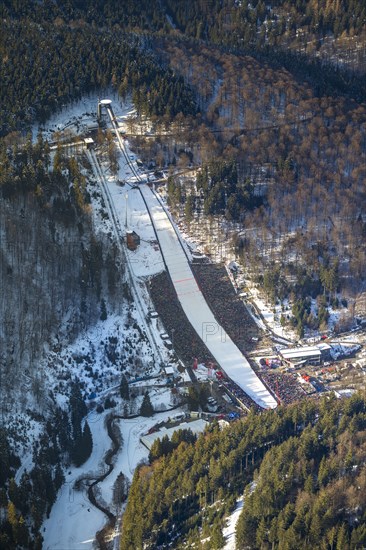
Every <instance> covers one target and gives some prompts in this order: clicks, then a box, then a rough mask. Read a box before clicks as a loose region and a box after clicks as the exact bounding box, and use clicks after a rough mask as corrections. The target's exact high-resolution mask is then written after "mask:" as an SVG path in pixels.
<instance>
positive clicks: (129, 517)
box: [120, 394, 366, 550]
mask: <svg viewBox="0 0 366 550" xmlns="http://www.w3.org/2000/svg"><path fill="white" fill-rule="evenodd" d="M365 422H366V402H365V399H364V396H363V395H359V394H355V395H354V396H353V397H351V398H350V399H349V400H346V401H343V400H337V399H335V398H324V399H322V400H320V401H319V402H314V401H304V402H301V403H298V404H295V405H291V406H288V407H286V408H280V409H279V410H277V411H275V412H273V411H265V412H262V413H261V414H260V415H258V414H254V413H251V414H250V415H249V416H248V417H247V418H246V419H244V420H241V421H238V422H235V423H234V424H231V425H230V426H228V427H224V428H222V429H221V428H220V427H219V426H218V425H213V426H210V427H209V428H208V429H207V430H206V432H205V433H204V434H203V435H200V436H199V437H198V439H197V441H194V440H193V441H192V436H191V439H190V438H189V436H188V434H185V433H181V434H180V442H179V436H178V435H177V437H176V440H175V441H174V442H172V444H171V446H170V447H167V445H166V443H164V441H163V440H162V441H161V442H160V444H158V443H157V444H155V446H154V448H153V449H152V450H151V454H150V459H151V463H150V464H149V465H142V466H141V467H140V468H139V469H138V470H137V471H136V472H135V475H134V478H133V482H132V485H131V491H130V495H129V499H128V504H127V509H126V512H125V514H124V517H123V523H122V538H121V546H120V548H121V550H122V549H123V550H130V549H131V550H132V549H140V548H157V547H159V548H168V547H169V548H172V547H173V548H182V547H184V546H185V545H188V546H189V545H193V544H194V545H195V547H197V548H202V549H207V550H208V549H210V550H213V549H218V548H222V546H223V536H222V528H223V526H224V517H225V515H227V514H228V513H229V512H230V511H231V510H232V509H233V506H234V503H235V500H236V498H237V497H238V496H240V495H241V494H242V493H243V492H244V506H243V510H242V513H241V516H240V518H239V521H238V524H237V530H236V541H237V545H238V546H237V547H238V548H241V549H244V548H248V549H249V548H252V549H265V548H278V549H282V548H287V549H293V550H296V549H299V548H304V549H305V548H313V547H314V546H319V547H320V548H325V549H331V548H334V549H337V550H341V549H342V550H347V549H351V548H352V549H356V548H363V547H364V546H365V544H366V528H365V513H366V499H365V489H366V486H365V483H366V477H365V465H364V457H365V444H366V439H365V436H366V431H365V428H366V423H365ZM177 433H178V434H179V432H177ZM136 517H138V518H139V522H138V523H136ZM202 540H205V542H201V541H202Z"/></svg>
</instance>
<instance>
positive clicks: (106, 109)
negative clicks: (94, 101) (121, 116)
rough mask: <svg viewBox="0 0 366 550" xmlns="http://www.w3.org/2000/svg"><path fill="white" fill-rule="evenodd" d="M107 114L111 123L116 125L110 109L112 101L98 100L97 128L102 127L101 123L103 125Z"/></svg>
mask: <svg viewBox="0 0 366 550" xmlns="http://www.w3.org/2000/svg"><path fill="white" fill-rule="evenodd" d="M106 114H109V115H110V117H111V119H112V121H113V122H114V123H117V121H116V117H115V116H114V112H113V109H112V100H111V99H100V100H98V108H97V119H98V124H99V126H102V125H103V123H104V124H105V115H106Z"/></svg>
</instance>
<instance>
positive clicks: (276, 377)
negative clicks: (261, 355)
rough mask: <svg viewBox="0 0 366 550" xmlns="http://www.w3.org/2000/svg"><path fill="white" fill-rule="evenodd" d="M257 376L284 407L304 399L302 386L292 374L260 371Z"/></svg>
mask: <svg viewBox="0 0 366 550" xmlns="http://www.w3.org/2000/svg"><path fill="white" fill-rule="evenodd" d="M259 376H260V378H262V380H263V382H264V383H265V384H266V386H267V387H268V388H269V389H270V390H271V391H272V393H273V394H274V395H275V396H276V397H277V398H278V399H279V400H280V402H281V403H283V404H285V405H289V404H290V403H294V402H295V401H299V400H300V399H304V397H306V393H305V392H304V390H303V388H302V385H301V384H300V382H298V381H297V379H296V378H295V377H294V376H293V375H292V374H286V373H282V372H275V371H271V370H267V371H262V372H261V373H260V375H259Z"/></svg>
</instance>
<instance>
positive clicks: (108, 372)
mask: <svg viewBox="0 0 366 550" xmlns="http://www.w3.org/2000/svg"><path fill="white" fill-rule="evenodd" d="M106 97H110V98H111V99H112V100H113V109H114V113H115V115H116V119H117V121H118V124H119V126H120V127H122V128H123V127H126V125H127V117H128V116H129V115H131V114H132V113H133V109H132V107H131V104H121V102H120V101H119V99H118V98H117V97H116V95H115V94H113V93H112V92H110V91H109V92H108V93H107V94H106ZM97 101H98V98H97V97H95V96H90V97H88V98H84V99H83V100H81V101H79V102H76V103H75V104H74V105H72V106H71V108H69V107H68V108H67V110H65V111H62V112H60V113H58V114H56V115H55V116H54V117H52V119H51V120H50V121H49V122H48V123H47V125H45V126H44V128H43V129H44V132H45V137H48V138H49V139H51V140H52V139H53V136H54V133H55V132H66V133H67V132H68V131H69V132H70V133H71V132H72V133H73V134H82V133H84V132H85V130H87V129H88V128H90V127H92V126H95V119H96V111H97ZM37 130H38V129H37V128H35V131H34V135H36V133H37ZM124 145H125V147H126V150H127V154H128V156H130V157H131V156H134V155H133V152H132V151H130V149H129V144H128V141H125V142H124ZM135 168H136V170H138V167H137V165H136V166H135ZM104 172H105V174H106V178H107V182H108V188H109V192H110V194H111V197H112V200H113V204H114V206H115V210H116V212H117V215H118V219H119V223H120V226H121V228H122V229H123V230H124V231H127V230H128V229H133V230H134V231H136V233H138V234H139V236H140V238H141V244H140V246H139V247H138V248H137V249H136V250H135V251H126V254H127V258H128V262H129V265H130V267H131V273H132V277H133V278H134V281H135V285H136V288H137V292H138V294H139V297H140V300H141V302H142V304H143V308H141V307H140V308H139V307H135V308H132V309H130V311H127V310H124V311H122V312H121V314H120V315H115V314H113V315H112V314H108V317H107V320H106V321H101V322H100V323H98V325H97V326H96V327H94V328H93V329H92V330H91V331H88V332H87V333H85V334H83V335H80V337H79V338H78V339H77V341H76V342H74V344H73V345H72V346H69V347H68V348H64V349H63V350H62V353H61V354H59V355H57V354H56V352H54V351H52V350H51V351H50V352H49V355H48V358H47V359H46V361H47V360H48V361H49V363H50V364H53V365H55V368H54V372H53V373H52V371H49V369H47V370H48V375H47V376H48V380H47V384H48V385H49V387H50V388H54V389H55V395H57V400H58V402H59V404H60V405H62V404H63V402H64V400H65V397H64V395H65V393H66V392H65V390H66V384H67V380H62V377H63V376H64V375H65V374H66V373H69V374H70V375H71V378H75V377H78V378H79V379H80V380H81V381H82V383H83V386H84V392H85V395H88V394H90V393H91V392H95V393H96V394H97V400H98V399H99V402H102V401H103V399H104V396H106V395H107V393H108V391H109V388H111V387H113V386H116V385H118V383H119V377H120V372H121V370H120V368H119V366H118V365H116V364H115V362H113V361H106V356H107V355H108V354H107V353H106V347H108V345H109V343H110V340H109V339H110V337H117V344H115V350H116V351H117V352H118V356H119V357H122V356H126V355H127V357H131V361H132V362H131V368H129V372H130V375H131V376H132V375H139V374H140V375H141V374H142V373H145V374H146V373H147V374H149V375H153V376H157V375H158V373H159V366H158V365H156V364H154V363H153V362H151V361H150V360H149V358H150V357H151V356H152V354H151V344H149V338H148V337H147V338H144V337H143V336H142V335H141V334H140V333H139V331H138V330H137V329H134V328H133V327H132V328H131V318H132V325H133V321H134V322H136V324H137V325H139V326H140V327H142V333H143V334H144V333H146V331H145V330H144V327H146V318H145V316H144V314H143V312H146V311H148V310H151V309H152V307H153V305H152V303H151V302H150V297H149V293H148V284H149V283H148V281H149V278H150V277H152V276H154V275H155V274H157V273H159V272H160V271H162V270H163V269H164V261H163V257H162V254H161V251H160V247H159V245H158V244H157V242H156V234H155V231H154V228H153V226H152V224H151V221H150V217H149V216H148V214H147V212H146V207H145V204H144V202H143V200H142V197H141V194H140V192H139V191H138V189H133V188H132V187H131V185H129V184H128V183H126V184H125V185H124V186H123V187H122V186H121V185H120V184H119V183H118V182H119V181H126V182H131V183H132V184H134V183H135V180H136V177H134V175H133V174H132V172H131V169H130V166H129V163H128V162H127V160H126V159H125V158H124V157H123V156H122V155H121V156H120V158H119V169H118V172H117V174H116V175H115V176H113V175H111V174H110V172H109V171H108V168H107V166H104ZM100 209H101V200H100V198H95V197H93V216H94V226H95V228H96V231H97V232H99V231H101V232H104V233H107V234H108V233H110V232H111V224H110V222H109V221H108V220H105V219H103V216H101V215H100ZM188 291H189V289H188V290H187V289H186V290H185V292H188ZM251 291H252V293H253V296H252V297H253V300H254V301H255V303H256V304H257V306H258V307H259V309H260V310H261V312H262V314H263V315H264V316H265V319H266V322H267V323H268V325H269V326H273V327H274V328H275V332H277V333H278V334H279V335H281V336H284V337H285V336H286V337H287V336H289V335H288V334H287V333H284V332H283V330H282V328H281V327H280V326H279V323H278V321H276V319H275V317H274V313H273V312H271V309H270V308H268V307H267V306H266V305H265V304H264V302H263V301H261V298H260V296H259V295H257V294H256V293H255V292H253V289H251ZM127 318H128V319H129V321H128V323H127V322H126V319H127ZM207 320H208V319H207V318H204V319H203V321H204V322H207ZM200 322H202V319H201V321H200ZM278 329H279V330H278ZM149 330H151V331H153V333H154V338H155V340H156V342H157V343H158V346H159V349H160V352H161V354H162V357H163V358H164V362H165V363H166V364H170V365H173V366H174V368H177V366H178V365H177V364H176V363H174V362H172V361H171V356H170V354H169V352H168V351H167V350H166V348H165V346H164V344H163V341H160V340H161V339H160V334H161V333H162V332H165V330H164V326H163V325H162V323H161V320H160V319H159V318H158V319H153V320H151V322H150V329H149ZM126 340H129V341H130V348H131V349H130V348H128V349H125V347H124V344H125V342H126ZM130 351H131V353H130ZM136 354H137V355H138V356H139V358H140V361H139V367H136V363H135V362H134V361H133V357H135V356H136ZM90 357H92V358H93V365H92V369H91V370H92V372H91V371H90V365H89V359H88V358H90ZM55 359H57V361H55ZM139 369H140V370H139ZM201 371H202V372H201ZM205 371H206V369H204V368H203V367H201V368H199V373H200V375H201V374H202V378H203V379H207V378H208V374H209V373H208V372H207V374H206V372H205ZM160 383H161V381H160ZM145 384H146V386H147V385H150V388H149V390H150V397H151V400H152V402H153V404H154V406H155V407H156V409H159V410H161V411H162V412H160V413H157V414H155V415H154V416H153V417H152V418H142V417H138V418H134V419H124V420H120V421H119V427H120V430H121V433H122V437H123V445H122V448H121V450H120V452H119V453H118V454H117V456H116V457H115V466H114V469H113V471H112V473H111V474H110V475H109V476H108V477H107V478H106V479H105V480H104V482H103V483H100V484H99V485H98V486H99V491H100V497H98V498H100V499H101V500H103V501H104V502H105V503H106V505H107V506H108V507H110V508H111V509H112V508H113V507H112V503H111V501H112V490H113V484H114V482H115V480H116V477H117V475H118V474H119V473H120V472H123V473H124V474H125V475H126V476H127V477H128V478H129V480H130V481H131V479H132V475H133V472H134V470H135V468H136V466H137V464H138V463H139V462H140V461H141V460H146V459H147V456H148V451H147V449H146V448H145V447H143V446H142V444H141V443H140V437H141V435H143V434H144V433H146V432H147V431H148V430H149V428H150V427H152V426H153V425H154V424H155V423H156V422H157V419H158V420H159V421H160V420H164V419H167V418H168V417H169V416H170V414H171V413H169V411H164V408H166V409H167V408H169V407H171V403H170V400H171V392H170V390H168V389H166V388H159V389H158V388H156V387H154V385H155V381H154V380H151V381H150V382H148V381H146V383H145ZM141 398H142V397H141V395H138V396H137V397H136V400H135V408H136V411H137V410H138V406H139V403H140V401H141ZM115 399H116V401H117V407H116V408H115V411H116V412H117V413H121V412H122V411H123V407H124V405H125V403H123V401H122V400H121V399H120V398H119V397H118V396H117V397H115ZM109 412H110V411H109V410H108V411H104V412H103V413H102V414H97V413H95V412H91V413H89V416H88V422H89V425H90V428H91V431H92V436H93V442H94V444H93V453H92V455H91V457H90V458H89V460H88V461H87V462H86V463H85V464H84V465H83V466H82V467H81V468H70V469H69V470H68V471H67V472H66V482H65V484H64V485H63V487H62V489H61V490H60V492H59V494H58V497H57V501H56V503H55V505H54V506H53V508H52V511H51V515H50V517H49V518H48V519H47V520H46V521H45V523H44V532H43V536H44V540H45V542H44V548H45V549H50V550H74V549H75V550H76V549H78V548H83V549H91V548H92V547H93V541H94V538H95V533H96V531H97V530H99V529H101V528H102V527H103V526H104V525H105V523H106V517H105V516H104V514H103V513H102V512H100V511H99V510H97V509H95V508H94V507H93V506H91V505H90V502H89V501H88V499H87V495H86V492H85V491H82V490H81V491H78V490H76V489H75V487H74V484H75V481H76V480H77V479H78V478H79V477H80V476H84V475H87V474H88V472H90V473H92V474H98V473H100V472H103V471H104V467H105V466H103V457H104V455H105V452H106V451H107V449H109V448H110V446H111V441H110V439H109V437H108V435H107V432H106V429H105V426H104V419H105V416H106V415H107V414H108V413H109ZM34 432H35V433H36V429H34ZM27 452H28V451H27ZM24 458H26V462H25V463H24V464H23V466H22V469H23V470H24V468H25V464H27V469H28V466H31V456H30V454H29V452H28V454H27V455H26V456H25V457H24ZM20 473H21V472H20V471H19V472H18V476H19V475H20ZM238 506H241V505H240V503H239V504H238ZM239 513H240V510H239V509H238V510H237V511H236V512H235V513H234V516H232V519H231V520H230V522H229V525H228V527H227V529H226V530H225V533H224V534H225V536H227V537H228V544H232V540H233V538H234V536H233V533H234V531H235V524H236V518H237V517H238V515H239ZM235 514H236V515H235ZM230 541H231V542H230ZM226 548H227V549H228V548H234V546H227V547H226Z"/></svg>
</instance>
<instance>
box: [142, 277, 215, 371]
mask: <svg viewBox="0 0 366 550" xmlns="http://www.w3.org/2000/svg"><path fill="white" fill-rule="evenodd" d="M150 293H151V298H152V300H153V302H154V306H155V309H156V310H157V312H158V313H159V315H160V316H161V318H162V321H163V324H164V327H165V329H166V331H167V333H168V334H169V336H170V337H171V339H172V340H173V342H172V343H173V347H174V350H175V352H176V354H177V355H178V357H179V358H180V359H181V360H182V361H183V362H184V363H186V364H187V365H189V366H193V362H194V359H195V358H197V360H198V363H204V362H214V361H215V360H214V358H213V357H212V355H211V354H210V352H209V350H208V349H207V347H206V346H205V344H204V343H203V341H202V340H201V338H200V337H199V336H198V334H197V333H196V331H195V330H194V328H193V327H192V325H191V323H190V322H189V321H188V319H187V316H186V314H185V313H184V311H183V309H182V306H181V305H180V303H179V300H178V297H177V294H176V292H175V289H174V286H173V283H172V282H171V280H170V277H169V276H168V274H167V273H166V271H164V272H163V273H160V274H159V275H157V276H156V277H154V278H153V279H151V284H150Z"/></svg>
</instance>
